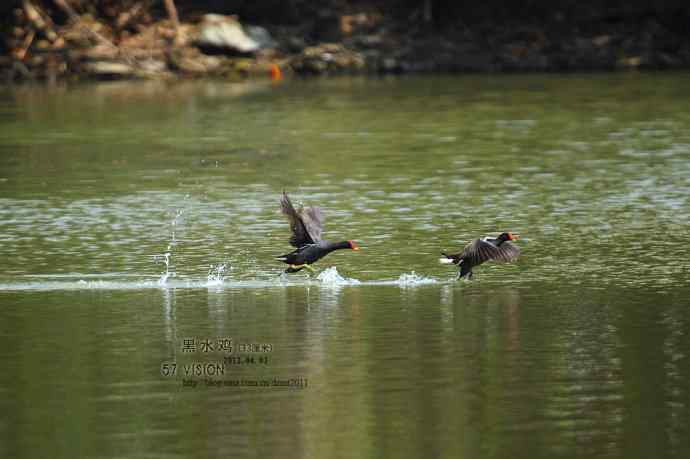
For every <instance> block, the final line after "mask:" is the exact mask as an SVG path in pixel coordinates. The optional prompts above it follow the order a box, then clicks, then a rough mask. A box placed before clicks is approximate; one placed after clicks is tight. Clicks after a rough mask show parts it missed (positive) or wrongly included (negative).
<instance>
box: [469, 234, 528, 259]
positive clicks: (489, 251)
mask: <svg viewBox="0 0 690 459" xmlns="http://www.w3.org/2000/svg"><path fill="white" fill-rule="evenodd" d="M519 255H520V248H519V247H518V246H516V245H515V244H511V243H510V242H507V241H506V242H504V243H503V244H501V245H500V246H496V245H494V244H492V243H491V242H487V241H483V240H481V239H477V240H476V241H473V242H470V243H469V244H467V246H466V247H465V250H463V252H462V256H461V257H462V258H465V259H467V260H468V261H469V262H470V263H471V264H472V265H478V264H481V263H484V262H485V261H489V260H492V261H497V262H499V263H508V262H510V261H513V260H515V259H516V258H517V257H518V256H519Z"/></svg>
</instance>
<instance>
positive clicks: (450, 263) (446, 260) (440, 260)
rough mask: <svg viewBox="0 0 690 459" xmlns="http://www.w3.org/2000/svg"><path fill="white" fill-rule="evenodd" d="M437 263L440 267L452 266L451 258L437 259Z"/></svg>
mask: <svg viewBox="0 0 690 459" xmlns="http://www.w3.org/2000/svg"><path fill="white" fill-rule="evenodd" d="M438 262H439V263H441V264H442V265H452V264H453V259H452V258H446V257H443V258H439V259H438Z"/></svg>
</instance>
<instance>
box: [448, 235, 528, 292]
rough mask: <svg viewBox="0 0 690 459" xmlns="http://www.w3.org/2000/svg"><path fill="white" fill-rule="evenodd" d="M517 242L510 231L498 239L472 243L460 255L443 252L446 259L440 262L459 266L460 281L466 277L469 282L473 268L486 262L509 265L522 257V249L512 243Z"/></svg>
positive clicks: (484, 239)
mask: <svg viewBox="0 0 690 459" xmlns="http://www.w3.org/2000/svg"><path fill="white" fill-rule="evenodd" d="M515 240H517V237H516V236H515V235H513V233H511V232H510V231H508V232H507V233H501V234H500V235H499V236H498V237H497V238H491V237H488V236H487V237H485V238H482V239H477V240H475V241H473V242H470V243H469V244H467V246H465V248H464V249H463V251H462V252H460V253H458V254H455V255H447V254H446V253H445V252H441V255H443V256H444V258H440V259H439V260H438V261H439V262H441V263H447V264H451V263H452V264H455V265H458V266H459V267H460V270H459V272H458V279H460V278H462V277H465V278H467V280H471V279H472V268H474V267H475V266H479V265H481V264H482V263H484V262H485V261H497V262H499V263H508V262H510V261H513V260H515V259H516V258H517V257H518V256H519V255H520V248H519V247H518V246H516V245H515V244H512V243H511V242H510V241H515Z"/></svg>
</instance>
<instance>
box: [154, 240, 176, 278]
mask: <svg viewBox="0 0 690 459" xmlns="http://www.w3.org/2000/svg"><path fill="white" fill-rule="evenodd" d="M173 237H174V232H173ZM171 259H172V244H168V249H167V250H166V252H165V253H164V254H163V263H165V271H164V272H163V273H161V277H160V278H159V279H158V285H165V284H166V282H168V278H169V277H175V272H174V271H170V260H171Z"/></svg>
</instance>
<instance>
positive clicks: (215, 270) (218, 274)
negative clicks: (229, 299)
mask: <svg viewBox="0 0 690 459" xmlns="http://www.w3.org/2000/svg"><path fill="white" fill-rule="evenodd" d="M226 267H227V264H226V263H221V264H219V265H218V266H213V265H211V266H210V268H209V270H208V277H207V281H206V285H208V286H211V285H223V281H224V280H225V268H226Z"/></svg>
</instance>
